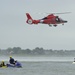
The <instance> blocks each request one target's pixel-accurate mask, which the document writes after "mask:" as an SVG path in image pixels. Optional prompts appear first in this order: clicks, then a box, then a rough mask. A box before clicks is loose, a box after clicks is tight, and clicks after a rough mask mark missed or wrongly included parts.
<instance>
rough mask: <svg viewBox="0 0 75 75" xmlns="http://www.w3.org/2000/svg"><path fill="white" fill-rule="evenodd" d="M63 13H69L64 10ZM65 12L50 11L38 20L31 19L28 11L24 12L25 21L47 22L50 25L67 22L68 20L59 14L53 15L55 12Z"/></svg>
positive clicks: (35, 23)
mask: <svg viewBox="0 0 75 75" xmlns="http://www.w3.org/2000/svg"><path fill="white" fill-rule="evenodd" d="M65 13H70V12H65ZM65 13H51V14H49V13H48V14H49V15H47V16H46V17H44V18H42V19H38V20H35V19H33V18H32V17H31V15H30V14H29V13H26V16H27V21H26V23H28V24H30V25H32V24H34V25H38V24H47V25H49V26H50V27H52V25H53V26H54V27H56V26H57V25H58V24H62V25H64V23H67V22H68V21H66V20H63V19H61V18H60V17H59V16H55V14H65Z"/></svg>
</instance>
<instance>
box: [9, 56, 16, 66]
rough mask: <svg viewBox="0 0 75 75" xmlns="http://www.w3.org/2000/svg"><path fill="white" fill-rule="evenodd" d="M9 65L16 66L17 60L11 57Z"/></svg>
mask: <svg viewBox="0 0 75 75" xmlns="http://www.w3.org/2000/svg"><path fill="white" fill-rule="evenodd" d="M9 63H10V64H13V65H15V60H14V58H12V57H11V56H10V59H9Z"/></svg>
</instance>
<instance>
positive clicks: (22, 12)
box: [0, 0, 75, 50]
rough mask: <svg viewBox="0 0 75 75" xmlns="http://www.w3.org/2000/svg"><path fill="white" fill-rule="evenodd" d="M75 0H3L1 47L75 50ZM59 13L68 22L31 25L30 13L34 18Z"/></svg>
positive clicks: (1, 7)
mask: <svg viewBox="0 0 75 75" xmlns="http://www.w3.org/2000/svg"><path fill="white" fill-rule="evenodd" d="M74 7H75V1H74V0H0V49H7V48H9V47H11V48H13V47H21V48H22V49H27V48H29V49H34V48H36V47H42V48H44V49H57V50H60V49H63V50H65V49H67V50H74V49H75V24H74V22H75V8H74ZM61 12H71V13H70V14H62V15H58V16H60V17H61V18H62V19H64V20H67V21H68V23H66V24H64V25H61V24H60V25H58V26H57V27H49V26H48V25H46V24H38V25H29V24H27V23H26V20H27V17H26V13H30V15H31V16H32V18H33V19H41V18H43V17H45V16H47V14H38V13H61Z"/></svg>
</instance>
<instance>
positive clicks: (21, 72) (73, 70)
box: [0, 57, 75, 75]
mask: <svg viewBox="0 0 75 75" xmlns="http://www.w3.org/2000/svg"><path fill="white" fill-rule="evenodd" d="M25 58H26V57H25ZM31 58H32V57H31ZM33 58H34V57H33ZM55 58H56V57H55ZM46 59H47V60H46V61H45V59H44V58H43V60H42V58H40V57H39V59H37V58H36V60H37V61H36V60H35V59H33V60H32V61H31V59H30V61H29V58H27V59H25V60H26V61H20V62H21V63H22V65H23V68H0V75H75V64H72V61H71V59H70V60H69V58H65V59H66V61H65V59H64V58H63V57H62V59H61V60H60V58H57V60H55V61H54V60H52V61H51V60H49V58H47V57H46ZM58 59H59V60H58ZM34 60H35V61H34ZM48 60H49V61H48Z"/></svg>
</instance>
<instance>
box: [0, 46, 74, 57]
mask: <svg viewBox="0 0 75 75" xmlns="http://www.w3.org/2000/svg"><path fill="white" fill-rule="evenodd" d="M0 54H6V55H7V54H17V55H18V54H19V55H48V56H75V50H53V49H43V48H39V47H36V48H35V49H32V50H31V49H21V47H13V48H10V47H9V48H7V49H0Z"/></svg>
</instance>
